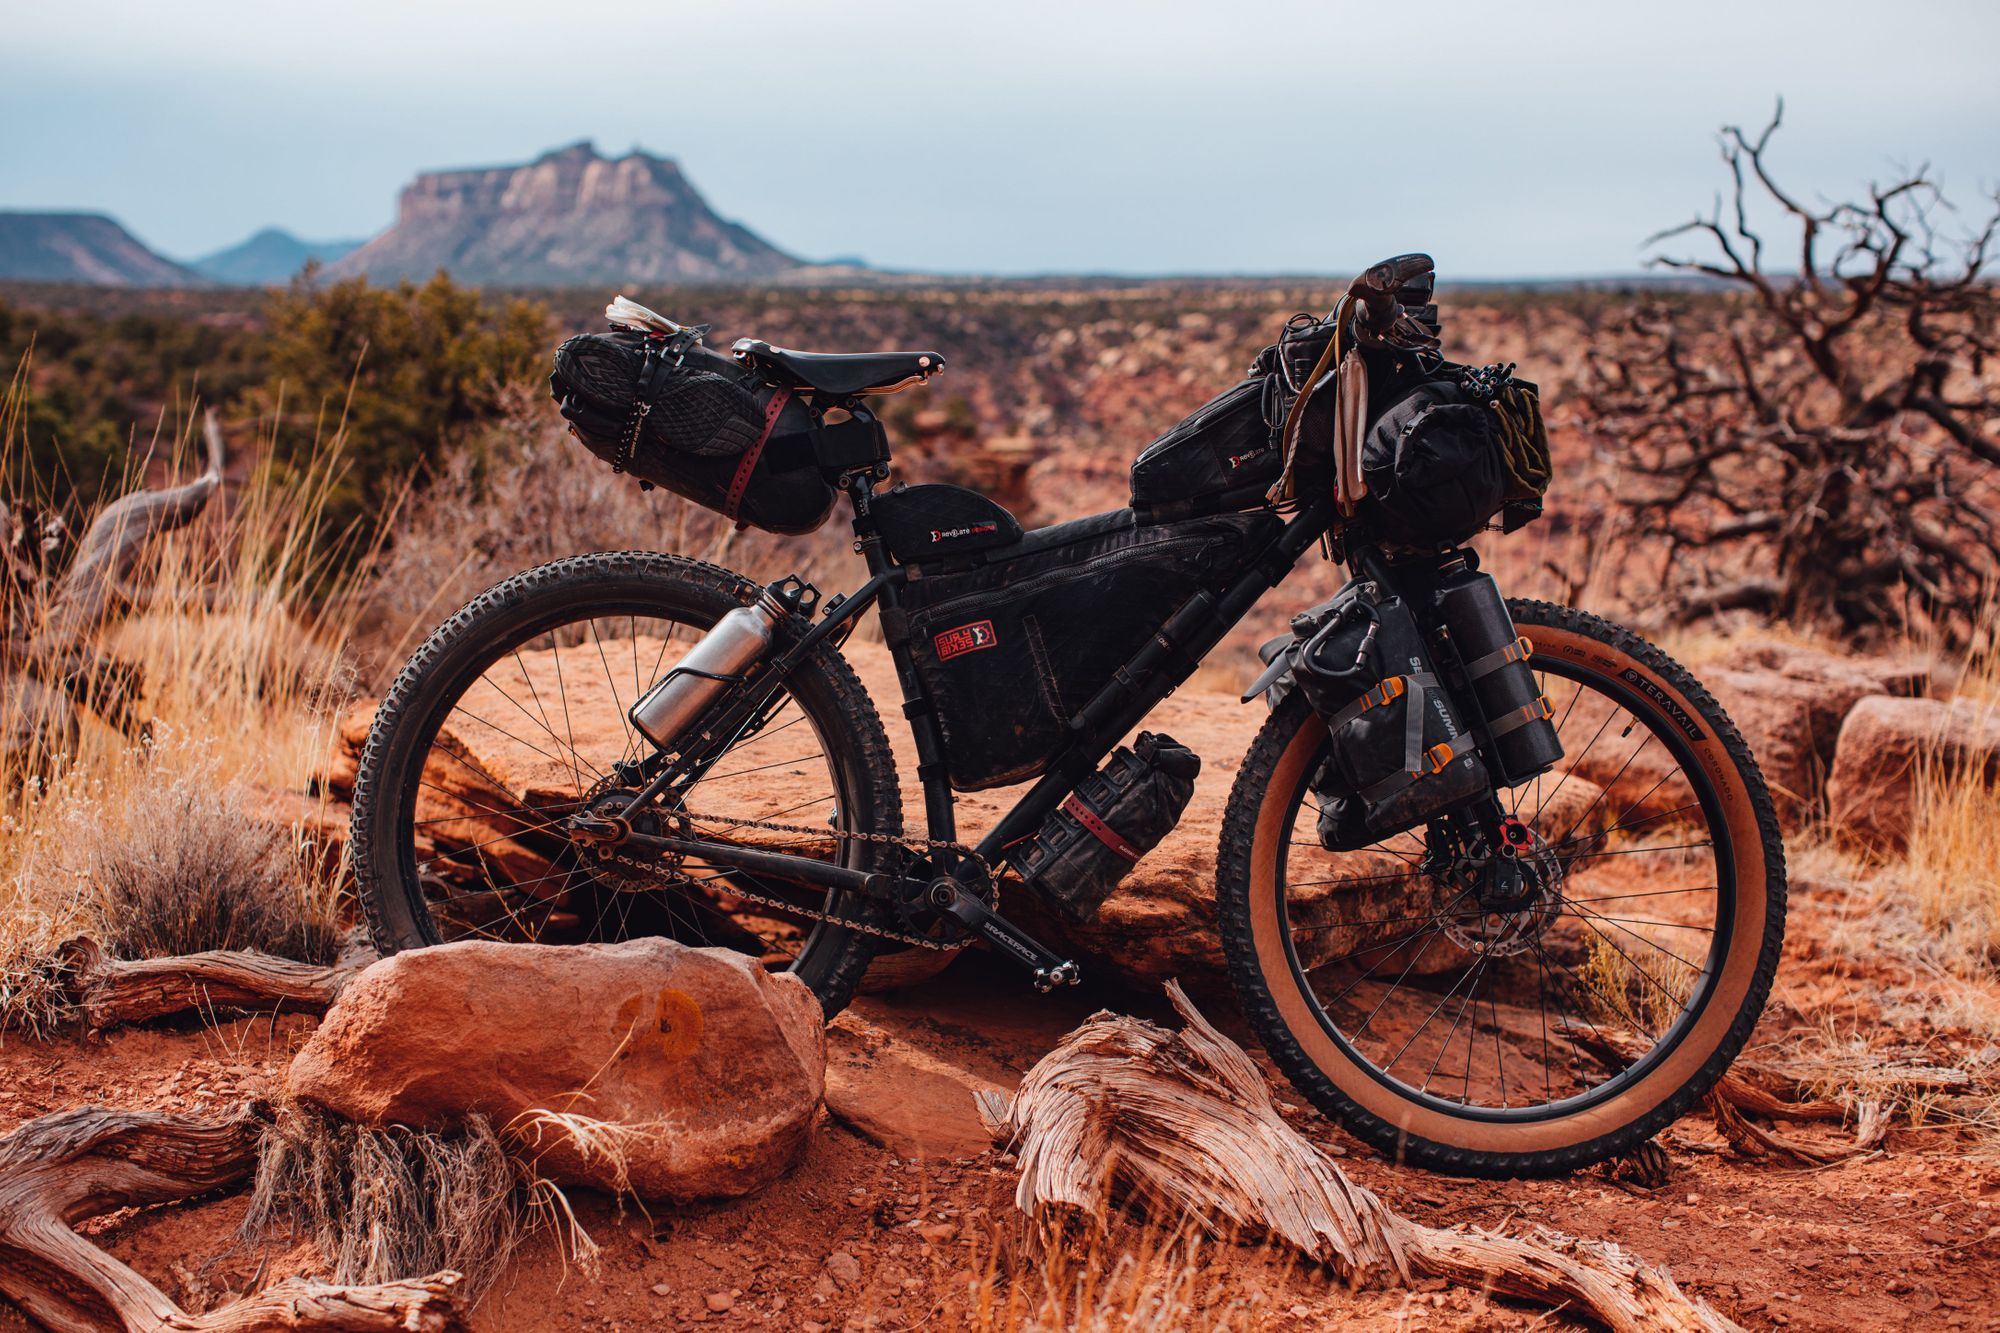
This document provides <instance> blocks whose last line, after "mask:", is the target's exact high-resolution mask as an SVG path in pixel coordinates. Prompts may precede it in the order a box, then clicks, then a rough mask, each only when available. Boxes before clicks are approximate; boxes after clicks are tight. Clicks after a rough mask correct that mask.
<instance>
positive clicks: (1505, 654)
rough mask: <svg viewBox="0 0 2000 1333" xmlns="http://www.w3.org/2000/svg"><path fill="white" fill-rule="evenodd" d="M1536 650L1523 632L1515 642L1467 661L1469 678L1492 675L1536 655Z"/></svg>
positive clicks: (1474, 678)
mask: <svg viewBox="0 0 2000 1333" xmlns="http://www.w3.org/2000/svg"><path fill="white" fill-rule="evenodd" d="M1534 652H1535V645H1534V644H1533V643H1531V642H1529V640H1528V636H1527V635H1525V634H1523V635H1522V636H1521V637H1520V638H1518V639H1516V640H1514V642H1512V643H1509V644H1503V645H1501V646H1500V647H1498V648H1495V649H1494V650H1493V651H1492V652H1490V653H1487V654H1486V655H1485V656H1484V657H1475V658H1473V659H1472V660H1471V661H1470V662H1467V663H1466V664H1465V674H1466V676H1467V678H1468V679H1471V680H1478V679H1480V678H1481V677H1483V676H1490V675H1492V674H1493V673H1494V672H1496V671H1498V670H1499V669H1500V668H1501V667H1503V666H1507V665H1510V664H1511V663H1514V662H1525V661H1527V660H1528V658H1530V657H1532V656H1533V655H1534Z"/></svg>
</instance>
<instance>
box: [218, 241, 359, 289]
mask: <svg viewBox="0 0 2000 1333" xmlns="http://www.w3.org/2000/svg"><path fill="white" fill-rule="evenodd" d="M360 245H361V242H360V241H302V240H300V239H299V238H298V237H296V236H294V235H292V234H291V233H290V232H288V231H285V230H283V229H281V228H278V227H266V228H264V230H262V231H260V232H258V233H257V234H256V235H255V236H252V237H251V238H250V239H249V240H247V241H244V242H242V243H240V244H237V245H232V246H230V247H229V248H228V249H227V250H217V251H216V252H215V253H214V254H212V255H203V256H202V257H201V258H200V259H196V260H192V261H190V266H191V267H192V268H193V269H194V270H195V271H196V272H197V273H200V274H201V275H202V276H203V277H206V278H209V279H211V280H213V281H215V282H219V283H223V284H224V285H226V286H230V287H276V286H281V285H283V284H284V283H287V282H289V281H291V280H292V278H294V277H295V276H297V274H298V272H299V270H300V269H302V268H304V267H305V266H306V264H307V263H308V262H309V261H311V260H314V259H317V260H318V261H319V262H320V263H322V264H330V263H332V262H333V261H334V260H336V259H339V258H340V257H341V256H342V255H345V254H347V253H349V252H350V251H352V250H355V249H357V248H359V247H360Z"/></svg>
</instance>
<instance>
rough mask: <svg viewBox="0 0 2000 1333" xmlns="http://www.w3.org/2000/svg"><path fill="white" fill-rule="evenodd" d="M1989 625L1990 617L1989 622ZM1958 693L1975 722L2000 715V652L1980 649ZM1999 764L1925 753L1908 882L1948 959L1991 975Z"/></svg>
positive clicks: (1998, 862) (1996, 933)
mask: <svg viewBox="0 0 2000 1333" xmlns="http://www.w3.org/2000/svg"><path fill="white" fill-rule="evenodd" d="M1988 623H1989V624H1990V623H1992V622H1991V618H1990V617H1989V618H1988ZM1956 693H1957V694H1958V696H1959V697H1960V698H1964V699H1971V700H1975V701H1977V702H1978V705H1979V712H1978V714H1977V715H1976V724H1977V725H1979V726H1984V725H1985V724H1987V723H1989V722H1990V721H1991V720H1992V719H1993V718H1995V717H1996V716H2000V648H1996V647H1995V646H1993V645H1987V646H1985V647H1984V648H1982V649H1981V650H1979V651H1975V652H1974V653H1973V654H1972V655H1971V656H1970V657H1969V658H1968V659H1967V660H1966V662H1965V664H1964V668H1963V670H1962V671H1961V672H1960V673H1959V677H1958V687H1957V690H1956ZM1995 776H1996V775H1995V773H1994V769H1993V765H1992V763H1990V762H1986V761H1984V760H1980V759H1976V758H1975V759H1971V760H1966V761H1959V760H1955V759H1954V758H1953V757H1952V756H1951V755H1949V754H1948V753H1947V751H1946V749H1945V747H1944V745H1943V744H1942V743H1940V744H1939V745H1936V746H1934V747H1932V748H1931V749H1929V750H1927V751H1925V752H1923V753H1920V754H1919V755H1918V759H1917V771H1916V774H1915V778H1914V781H1915V801H1914V806H1913V810H1912V816H1913V817H1912V821H1911V827H1910V844H1909V850H1908V852H1907V854H1906V856H1905V865H1904V871H1903V874H1904V881H1905V883H1906V884H1907V885H1908V886H1909V890H1910V896H1911V900H1912V902H1913V903H1914V904H1915V908H1916V912H1917V916H1918V919H1919V920H1920V921H1921V922H1922V924H1923V926H1924V928H1925V929H1926V930H1927V931H1928V932H1929V933H1930V935H1931V936H1932V939H1933V941H1934V946H1935V948H1936V950H1937V951H1938V953H1939V954H1940V955H1941V957H1942V959H1943V961H1944V962H1945V963H1946V964H1947V965H1948V966H1950V967H1953V968H1955V969H1957V970H1961V971H1963V970H1966V969H1975V970H1977V971H1980V972H1982V973H1990V970H1991V968H1992V966H1993V965H1994V963H1995V962H1996V961H2000V787H1996V785H1995Z"/></svg>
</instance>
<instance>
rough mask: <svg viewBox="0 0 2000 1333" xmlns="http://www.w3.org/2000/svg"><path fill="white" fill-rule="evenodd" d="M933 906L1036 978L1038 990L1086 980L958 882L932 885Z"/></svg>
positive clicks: (1073, 966)
mask: <svg viewBox="0 0 2000 1333" xmlns="http://www.w3.org/2000/svg"><path fill="white" fill-rule="evenodd" d="M930 904H931V906H932V907H935V908H936V909H938V910H939V911H941V912H944V913H946V914H947V915H949V916H951V917H953V918H955V919H956V920H957V921H959V922H960V923H961V924H962V925H964V926H965V928H966V929H967V930H969V931H971V932H972V933H973V934H975V935H977V936H979V938H981V939H983V940H985V941H986V942H987V943H989V944H991V945H993V946H994V947H995V948H997V949H999V950H1000V952H1002V953H1004V954H1006V955H1007V956H1008V957H1010V958H1012V959H1013V960H1014V961H1015V962H1017V963H1020V964H1021V965H1022V966H1024V967H1026V968H1027V969H1028V970H1029V971H1030V972H1032V973H1033V974H1034V982H1035V989H1036V990H1038V991H1049V990H1054V989H1055V988H1056V987H1057V986H1063V985H1068V986H1074V985H1075V984H1076V983H1077V982H1078V981H1080V980H1082V974H1081V973H1080V972H1078V970H1077V966H1076V964H1075V963H1073V962H1071V961H1070V960H1069V959H1067V958H1064V957H1062V956H1061V955H1060V954H1055V953H1051V952H1050V951H1049V950H1048V948H1047V947H1046V946H1044V945H1043V944H1042V942H1041V941H1040V940H1038V939H1036V938H1035V937H1034V936H1032V935H1030V934H1029V933H1028V932H1027V931H1025V930H1022V929H1021V928H1020V927H1019V926H1017V925H1015V924H1014V923H1013V922H1011V921H1009V920H1008V919H1007V918H1006V917H1004V916H1001V915H1000V914H999V913H998V912H996V911H994V910H993V909H992V908H990V907H988V906H987V905H986V904H985V903H983V902H981V901H980V900H979V899H978V898H977V897H975V896H973V895H972V894H970V893H967V892H966V891H965V889H964V887H963V886H962V885H960V884H959V882H958V881H957V880H955V879H940V880H936V881H934V882H933V883H932V884H931V887H930Z"/></svg>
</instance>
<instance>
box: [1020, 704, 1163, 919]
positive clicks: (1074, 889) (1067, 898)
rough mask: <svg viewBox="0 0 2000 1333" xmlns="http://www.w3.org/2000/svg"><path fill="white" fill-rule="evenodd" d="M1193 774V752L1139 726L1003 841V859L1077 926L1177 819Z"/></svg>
mask: <svg viewBox="0 0 2000 1333" xmlns="http://www.w3.org/2000/svg"><path fill="white" fill-rule="evenodd" d="M1200 773H1201V756H1200V755H1198V754H1196V753H1195V752H1194V751H1193V750H1190V749H1188V748H1187V747H1186V746H1185V745H1181V744H1179V743H1177V742H1176V741H1175V740H1174V738H1173V737H1171V736H1163V735H1159V734H1157V733H1155V732H1150V731H1142V732H1140V733H1139V738H1138V739H1137V740H1135V741H1133V742H1132V747H1131V748H1130V749H1127V748H1125V747H1124V746H1122V745H1121V746H1119V747H1118V749H1117V750H1116V751H1115V752H1113V754H1112V756H1111V758H1110V759H1108V760H1106V761H1105V764H1104V767H1103V768H1101V769H1099V770H1098V771H1097V772H1096V773H1094V774H1092V775H1091V776H1090V777H1089V778H1087V779H1085V780H1084V781H1083V782H1082V783H1081V784H1079V785H1078V787H1077V789H1076V790H1075V791H1073V792H1071V793H1070V794H1069V797H1068V798H1067V799H1066V800H1064V802H1063V803H1062V804H1061V805H1060V806H1058V807H1057V808H1056V809H1055V810H1054V811H1053V812H1052V813H1051V814H1050V815H1049V817H1048V819H1047V820H1045V821H1044V822H1043V824H1042V827H1041V831H1040V832H1038V833H1037V834H1036V835H1035V836H1034V837H1032V838H1030V839H1027V840H1026V841H1024V842H1020V843H1016V844H1015V845H1014V846H1013V847H1010V848H1008V849H1007V853H1006V855H1007V859H1008V860H1009V861H1010V862H1011V863H1012V864H1013V866H1014V868H1015V869H1016V870H1018V871H1019V872H1020V874H1021V878H1022V879H1024V880H1026V881H1027V882H1028V883H1029V884H1030V885H1032V886H1034V888H1035V889H1036V890H1037V891H1038V892H1039V893H1040V894H1041V897H1042V900H1043V901H1044V902H1047V903H1048V904H1049V905H1050V906H1051V907H1053V908H1055V909H1056V910H1057V911H1058V912H1060V913H1062V914H1063V915H1064V916H1065V917H1067V918H1068V919H1069V920H1071V921H1073V922H1075V923H1076V924H1078V925H1082V924H1083V923H1085V922H1087V921H1089V920H1090V919H1091V918H1092V917H1094V916H1096V915H1097V909H1098V908H1099V907H1101V906H1103V904H1104V900H1105V899H1106V898H1108V897H1109V896H1110V895H1111V891H1112V890H1113V889H1114V888H1116V887H1117V886H1118V881H1119V880H1121V879H1123V878H1125V874H1126V872H1127V871H1129V870H1131V868H1132V867H1133V866H1135V865H1137V864H1138V863H1139V858H1141V857H1143V856H1144V855H1145V854H1146V853H1147V852H1150V851H1152V850H1153V848H1155V847H1157V846H1159V845H1160V840H1161V839H1162V838H1165V837H1166V836H1167V834H1169V833H1171V832H1173V828H1174V825H1176V824H1178V823H1180V819H1181V815H1182V813H1183V812H1185V811H1186V810H1187V807H1188V802H1189V801H1191V800H1193V799H1194V780H1195V778H1196V777H1197V776H1198V775H1199V774H1200Z"/></svg>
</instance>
